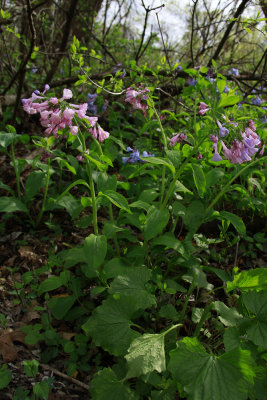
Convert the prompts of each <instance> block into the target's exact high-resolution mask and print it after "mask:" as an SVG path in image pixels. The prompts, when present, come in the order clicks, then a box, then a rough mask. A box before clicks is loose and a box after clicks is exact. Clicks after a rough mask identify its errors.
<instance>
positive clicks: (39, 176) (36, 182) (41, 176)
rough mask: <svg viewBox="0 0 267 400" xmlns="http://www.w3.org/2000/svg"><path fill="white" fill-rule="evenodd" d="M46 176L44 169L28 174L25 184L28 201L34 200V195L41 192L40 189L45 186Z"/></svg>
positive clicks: (25, 195)
mask: <svg viewBox="0 0 267 400" xmlns="http://www.w3.org/2000/svg"><path fill="white" fill-rule="evenodd" d="M45 177H46V173H45V172H42V171H34V172H32V173H31V174H30V175H29V176H28V178H27V180H26V184H25V194H24V199H25V202H26V203H28V202H30V201H31V200H33V198H34V196H35V195H36V194H37V193H39V192H40V189H41V188H42V187H44V185H45Z"/></svg>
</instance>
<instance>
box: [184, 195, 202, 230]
mask: <svg viewBox="0 0 267 400" xmlns="http://www.w3.org/2000/svg"><path fill="white" fill-rule="evenodd" d="M204 215H205V208H204V205H203V203H202V202H201V201H199V200H194V201H192V203H191V204H190V205H189V207H187V208H186V213H185V215H184V216H183V217H182V218H183V220H184V223H185V225H186V227H187V228H188V230H189V231H190V230H192V231H194V230H195V229H196V228H197V227H198V226H199V225H200V224H201V222H202V221H203V218H204Z"/></svg>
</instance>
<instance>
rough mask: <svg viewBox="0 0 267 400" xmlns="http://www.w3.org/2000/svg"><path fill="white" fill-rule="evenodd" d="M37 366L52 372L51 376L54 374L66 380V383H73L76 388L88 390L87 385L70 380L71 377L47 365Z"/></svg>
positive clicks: (76, 380)
mask: <svg viewBox="0 0 267 400" xmlns="http://www.w3.org/2000/svg"><path fill="white" fill-rule="evenodd" d="M39 365H40V366H41V367H42V368H43V369H44V370H47V371H51V372H53V374H55V375H57V376H60V377H61V378H64V379H67V380H68V381H70V382H72V383H74V384H75V385H78V386H80V387H82V388H83V389H85V390H89V389H90V386H89V385H86V384H85V383H83V382H81V381H79V380H78V379H75V378H72V377H71V376H68V375H66V374H63V372H60V371H58V370H57V369H55V368H52V367H50V366H49V365H46V364H39Z"/></svg>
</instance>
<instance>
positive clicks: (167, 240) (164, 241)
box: [152, 232, 185, 255]
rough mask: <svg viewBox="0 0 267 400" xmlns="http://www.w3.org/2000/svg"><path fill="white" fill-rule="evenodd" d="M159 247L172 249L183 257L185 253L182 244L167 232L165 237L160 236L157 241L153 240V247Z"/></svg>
mask: <svg viewBox="0 0 267 400" xmlns="http://www.w3.org/2000/svg"><path fill="white" fill-rule="evenodd" d="M158 245H162V246H165V247H169V248H170V249H173V250H175V251H177V252H178V253H180V254H182V255H183V254H184V253H185V251H184V247H183V244H182V242H180V240H178V239H176V237H175V236H174V234H173V233H172V232H166V233H164V235H162V236H159V237H157V238H156V239H155V240H153V242H152V246H158Z"/></svg>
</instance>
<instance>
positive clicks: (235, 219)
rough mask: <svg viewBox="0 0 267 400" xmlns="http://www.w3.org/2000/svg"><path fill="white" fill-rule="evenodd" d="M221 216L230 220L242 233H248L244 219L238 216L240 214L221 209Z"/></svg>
mask: <svg viewBox="0 0 267 400" xmlns="http://www.w3.org/2000/svg"><path fill="white" fill-rule="evenodd" d="M220 216H221V217H223V218H224V219H226V220H227V221H230V222H231V224H233V225H234V227H235V229H236V230H237V232H238V233H239V234H240V235H245V234H246V226H245V224H244V222H243V221H242V219H241V218H240V217H238V215H235V214H232V213H230V212H228V211H221V212H220Z"/></svg>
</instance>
